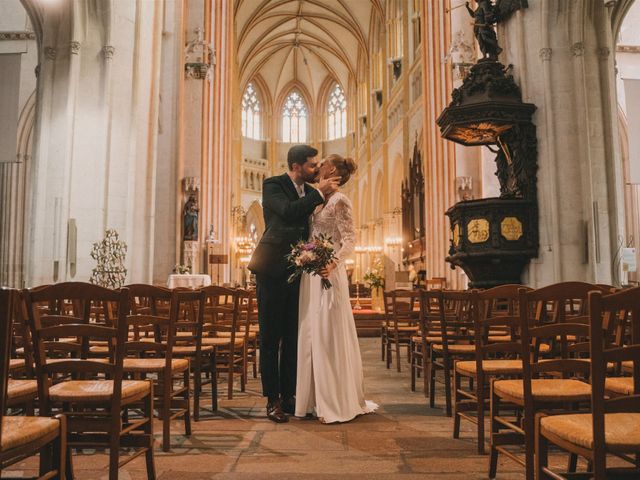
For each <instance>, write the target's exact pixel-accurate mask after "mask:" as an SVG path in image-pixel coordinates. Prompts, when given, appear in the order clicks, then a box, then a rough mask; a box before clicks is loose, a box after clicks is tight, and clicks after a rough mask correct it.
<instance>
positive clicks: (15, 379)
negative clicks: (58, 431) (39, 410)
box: [5, 293, 38, 415]
mask: <svg viewBox="0 0 640 480" xmlns="http://www.w3.org/2000/svg"><path fill="white" fill-rule="evenodd" d="M10 321H11V339H12V341H11V357H12V358H11V360H10V364H9V375H10V378H9V380H8V383H7V399H6V403H5V407H7V408H11V409H15V408H22V409H24V412H25V413H26V414H27V415H33V412H34V409H33V406H34V402H35V400H36V398H37V396H38V382H37V381H36V379H35V374H34V371H33V364H34V361H33V349H32V341H31V334H30V332H29V326H28V322H27V319H26V311H25V309H24V302H23V301H22V297H21V296H20V295H19V294H18V293H16V299H15V301H14V302H13V308H12V311H11V317H10Z"/></svg>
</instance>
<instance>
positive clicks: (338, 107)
mask: <svg viewBox="0 0 640 480" xmlns="http://www.w3.org/2000/svg"><path fill="white" fill-rule="evenodd" d="M346 135H347V99H346V98H345V96H344V92H343V91H342V88H340V85H338V84H337V83H336V85H335V87H334V88H333V90H332V91H331V94H330V95H329V102H328V104H327V140H335V139H336V138H342V137H345V136H346Z"/></svg>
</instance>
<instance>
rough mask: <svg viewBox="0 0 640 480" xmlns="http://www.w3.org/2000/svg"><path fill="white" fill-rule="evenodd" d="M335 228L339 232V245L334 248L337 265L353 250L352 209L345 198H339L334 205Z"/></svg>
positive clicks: (354, 238)
mask: <svg viewBox="0 0 640 480" xmlns="http://www.w3.org/2000/svg"><path fill="white" fill-rule="evenodd" d="M335 212H336V227H337V229H338V232H340V239H341V241H340V245H339V246H337V247H336V257H337V258H336V262H337V263H338V265H342V264H344V261H345V260H346V259H347V258H349V256H350V255H351V254H352V253H353V251H354V250H355V246H356V245H355V244H356V231H355V228H354V226H353V208H352V207H351V202H350V201H349V199H348V198H347V197H342V198H340V199H339V200H338V201H337V202H336V205H335Z"/></svg>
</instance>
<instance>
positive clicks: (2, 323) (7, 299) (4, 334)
mask: <svg viewBox="0 0 640 480" xmlns="http://www.w3.org/2000/svg"><path fill="white" fill-rule="evenodd" d="M16 297H17V292H16V291H15V290H10V289H7V288H0V335H1V337H0V365H1V368H0V442H1V441H2V417H3V416H4V413H5V405H6V401H7V383H8V381H9V359H10V357H11V355H10V354H11V316H12V312H13V309H14V302H15V299H16Z"/></svg>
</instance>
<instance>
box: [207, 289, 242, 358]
mask: <svg viewBox="0 0 640 480" xmlns="http://www.w3.org/2000/svg"><path fill="white" fill-rule="evenodd" d="M202 292H203V293H204V297H205V306H204V331H203V335H212V336H218V335H219V334H221V333H225V334H228V335H229V337H230V338H231V343H232V346H233V343H234V342H235V339H236V334H237V332H238V324H239V322H240V295H239V293H238V290H233V289H231V288H226V287H219V286H217V285H210V286H208V287H204V288H202Z"/></svg>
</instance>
